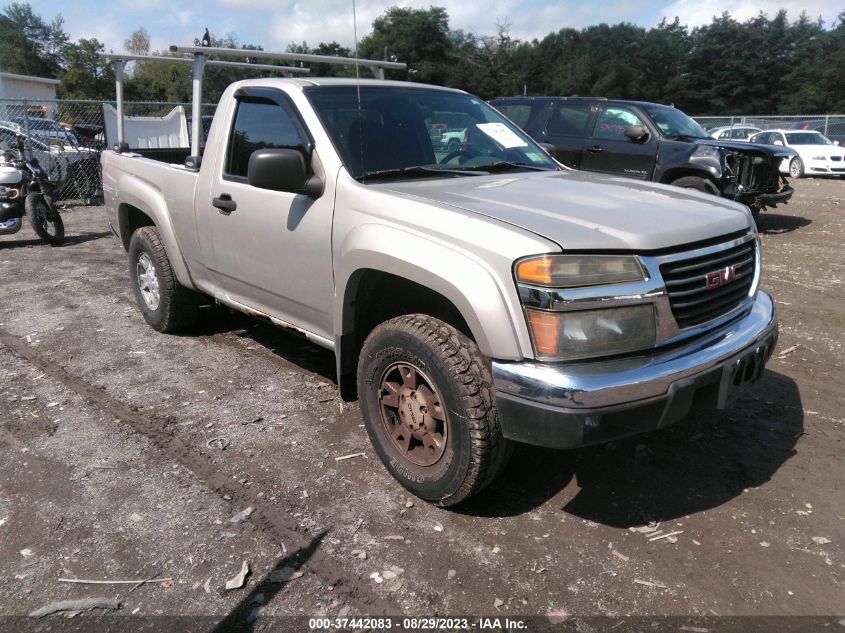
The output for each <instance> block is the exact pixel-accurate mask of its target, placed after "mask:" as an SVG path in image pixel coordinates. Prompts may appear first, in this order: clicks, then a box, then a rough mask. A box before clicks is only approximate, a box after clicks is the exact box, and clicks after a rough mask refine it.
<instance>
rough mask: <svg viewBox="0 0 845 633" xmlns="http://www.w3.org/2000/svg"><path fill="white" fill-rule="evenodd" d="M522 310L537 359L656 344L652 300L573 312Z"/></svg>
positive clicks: (592, 354)
mask: <svg viewBox="0 0 845 633" xmlns="http://www.w3.org/2000/svg"><path fill="white" fill-rule="evenodd" d="M525 312H526V314H527V315H528V324H529V330H530V331H531V338H532V340H533V342H534V351H535V353H536V356H537V359H538V360H546V361H559V360H575V359H579V358H595V357H598V356H610V355H612V354H624V353H626V352H635V351H638V350H642V349H648V348H651V347H654V344H655V320H654V308H653V307H652V304H641V305H632V306H625V307H622V308H603V309H600V310H577V311H572V312H545V311H541V310H533V309H530V308H527V309H526V310H525Z"/></svg>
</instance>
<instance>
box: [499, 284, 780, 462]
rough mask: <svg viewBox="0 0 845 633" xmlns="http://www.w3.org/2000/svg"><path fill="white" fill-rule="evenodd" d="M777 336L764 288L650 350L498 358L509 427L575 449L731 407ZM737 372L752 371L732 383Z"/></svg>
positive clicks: (523, 436) (503, 417)
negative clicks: (744, 308) (733, 315)
mask: <svg viewBox="0 0 845 633" xmlns="http://www.w3.org/2000/svg"><path fill="white" fill-rule="evenodd" d="M777 335H778V325H777V317H776V310H775V306H774V302H773V301H772V299H771V297H769V295H767V294H766V293H764V292H759V293H758V295H757V298H756V300H755V302H754V304H753V305H752V307H751V309H750V311H749V312H748V313H746V314H745V315H744V316H742V317H740V318H738V319H737V320H735V321H732V322H731V323H728V324H727V325H725V326H723V327H721V328H719V329H717V330H714V331H712V332H708V333H706V334H704V335H702V336H699V337H697V338H696V339H694V340H692V341H688V342H683V343H680V344H678V345H676V346H673V347H671V348H669V349H658V350H654V351H653V352H652V353H650V354H647V355H640V356H636V357H628V358H621V359H615V360H606V361H594V362H579V363H566V364H558V363H538V362H534V361H524V362H507V361H494V362H493V382H494V385H495V388H496V406H497V409H498V414H499V421H500V424H501V427H502V432H503V434H504V436H505V437H508V438H510V439H513V440H516V441H520V442H526V443H529V444H538V445H541V446H549V447H553V448H573V447H576V446H581V445H584V444H593V443H598V442H602V441H608V440H611V439H614V438H617V437H622V436H625V435H632V434H635V433H642V432H646V431H652V430H655V429H658V428H662V427H665V426H668V425H669V424H672V423H673V422H677V421H678V420H680V419H682V418H684V417H686V416H687V415H688V414H689V413H690V411H691V410H693V408H696V409H697V408H707V407H718V408H724V407H725V406H727V404H728V403H729V402H730V400H731V399H732V398H734V397H736V395H738V393H740V392H741V391H742V390H743V389H744V388H745V387H747V386H748V384H750V383H751V382H754V381H755V380H756V379H757V378H759V376H760V374H762V369H763V366H764V365H765V363H766V361H767V360H768V359H769V357H770V356H771V353H772V351H773V350H774V346H775V343H776V342H777ZM749 361H750V363H749ZM749 364H750V366H751V367H750V368H748V371H747V372H746V368H747V367H748V365H749ZM740 365H741V366H740ZM731 372H733V375H734V376H735V375H736V374H737V372H739V373H743V372H745V373H746V374H747V375H746V376H745V377H744V378H743V377H742V376H740V377H739V378H738V379H737V382H736V384H732V383H731V381H732V380H734V378H733V377H732V374H731Z"/></svg>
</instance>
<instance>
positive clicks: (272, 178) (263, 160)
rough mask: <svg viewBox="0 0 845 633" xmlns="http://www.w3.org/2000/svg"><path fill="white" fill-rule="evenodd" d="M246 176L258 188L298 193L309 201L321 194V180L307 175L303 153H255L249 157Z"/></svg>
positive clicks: (271, 150)
mask: <svg viewBox="0 0 845 633" xmlns="http://www.w3.org/2000/svg"><path fill="white" fill-rule="evenodd" d="M246 173H247V180H248V181H249V184H250V185H252V186H253V187H257V188H259V189H270V190H271V191H287V192H289V193H301V194H304V195H306V196H308V197H310V198H319V197H320V196H321V195H323V181H322V179H320V178H319V177H318V176H316V175H309V173H308V167H307V165H306V163H305V154H304V153H303V152H301V151H300V150H296V149H286V148H273V149H260V150H256V151H254V152H253V153H252V156H250V157H249V165H248V166H247V172H246Z"/></svg>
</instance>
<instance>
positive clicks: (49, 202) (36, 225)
mask: <svg viewBox="0 0 845 633" xmlns="http://www.w3.org/2000/svg"><path fill="white" fill-rule="evenodd" d="M25 206H26V215H27V217H28V218H29V223H30V225H31V226H32V230H33V231H35V233H36V234H37V235H38V237H40V238H41V239H42V240H43V241H44V242H45V243H47V244H49V245H50V246H58V245H59V244H64V241H65V224H64V222H62V216H61V215H59V212H58V211H57V210H56V205H55V203H54V202H53V198H52V197H51V196H50V195H49V194H45V193H41V192H35V191H33V192H31V193H29V194H27V196H26V205H25ZM48 223H49V224H48ZM50 224H52V232H51V227H50Z"/></svg>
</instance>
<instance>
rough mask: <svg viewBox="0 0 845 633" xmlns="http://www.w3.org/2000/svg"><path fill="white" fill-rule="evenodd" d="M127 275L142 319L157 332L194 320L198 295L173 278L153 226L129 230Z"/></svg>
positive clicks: (171, 269) (174, 329) (173, 275)
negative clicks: (132, 231)
mask: <svg viewBox="0 0 845 633" xmlns="http://www.w3.org/2000/svg"><path fill="white" fill-rule="evenodd" d="M129 275H130V277H131V279H132V289H133V290H134V291H135V300H136V301H137V302H138V307H139V308H140V309H141V314H143V315H144V320H146V322H147V323H149V324H150V325H151V326H152V327H153V328H155V329H156V330H158V331H159V332H174V331H176V330H181V329H183V328H186V327H188V326H190V325H193V323H194V322H195V321H196V320H197V316H198V313H199V296H198V295H197V294H196V293H195V292H193V291H191V290H189V289H188V288H185V286H183V285H182V284H180V283H179V281H178V280H177V279H176V275H175V274H174V272H173V268H172V267H171V266H170V260H169V259H168V257H167V252H166V251H165V250H164V244H163V243H162V241H161V235H159V232H158V229H156V228H155V227H153V226H145V227H142V228H140V229H138V230H137V231H135V232H134V233H133V234H132V239H131V241H130V242H129Z"/></svg>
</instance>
